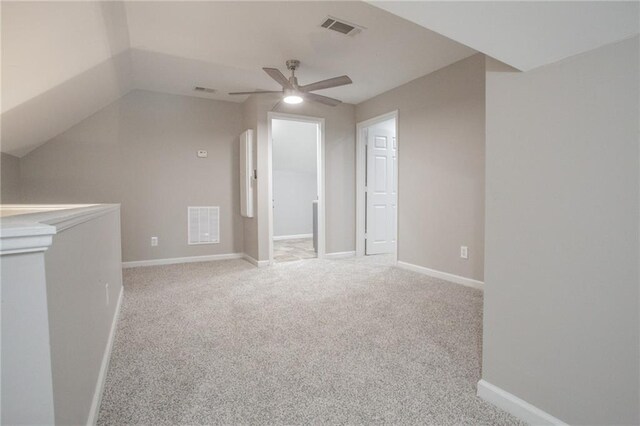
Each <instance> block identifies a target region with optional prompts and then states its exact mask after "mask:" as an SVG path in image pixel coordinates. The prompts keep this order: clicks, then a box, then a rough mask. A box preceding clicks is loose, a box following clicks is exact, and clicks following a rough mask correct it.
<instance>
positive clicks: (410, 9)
mask: <svg viewBox="0 0 640 426" xmlns="http://www.w3.org/2000/svg"><path fill="white" fill-rule="evenodd" d="M373 5H375V7H374V6H372V5H371V4H367V3H364V2H343V1H326V2H325V1H318V2H244V1H236V2H217V1H211V2H189V1H185V2H180V1H176V2H172V1H168V2H164V1H153V2H145V1H132V2H124V3H123V2H118V1H106V2H93V1H72V2H58V1H56V2H29V1H16V2H12V1H2V3H1V15H2V16H1V25H2V26H1V36H2V40H1V43H2V44H1V47H2V78H1V82H2V93H1V97H0V100H1V116H0V124H1V126H2V127H1V130H0V132H1V136H2V138H1V141H0V150H1V151H2V152H6V153H9V154H13V155H17V156H22V155H25V154H26V153H28V152H29V151H31V150H32V149H34V148H35V147H37V146H39V145H40V144H42V143H44V142H46V141H47V140H49V139H51V138H53V137H55V136H56V135H58V134H60V133H62V132H63V131H65V130H67V129H68V128H70V127H71V126H73V125H75V124H77V123H79V122H80V121H82V120H83V119H85V118H86V117H88V116H90V115H92V114H93V113H95V112H97V111H98V110H100V109H101V108H103V107H104V106H106V105H108V104H109V103H111V102H113V101H114V100H116V99H118V98H119V97H121V96H122V95H124V94H125V93H127V92H129V91H130V90H132V89H134V88H139V89H147V90H153V91H160V92H166V93H174V94H183V95H189V96H199V97H208V98H213V99H221V100H230V101H235V102H242V101H244V100H245V97H242V96H239V97H231V96H229V95H227V94H226V93H227V92H229V91H244V90H254V89H267V90H277V89H279V87H278V85H277V84H276V83H274V82H273V81H272V80H271V79H270V78H269V77H267V76H266V75H265V74H264V73H263V72H262V71H261V67H264V66H269V67H278V68H280V69H283V70H284V62H285V61H286V60H287V59H294V58H295V59H299V60H301V61H302V67H301V69H300V70H299V72H298V77H299V79H300V82H301V83H302V84H305V83H308V82H312V81H315V80H320V79H324V78H329V77H333V76H336V75H341V74H348V75H350V76H351V78H352V79H353V80H354V84H353V85H351V86H345V87H340V88H334V89H329V90H325V91H323V92H322V93H323V94H325V95H327V96H333V97H337V98H339V99H342V100H343V101H345V102H350V103H359V102H361V101H363V100H366V99H368V98H370V97H373V96H375V95H377V94H379V93H382V92H384V91H386V90H389V89H391V88H394V87H396V86H398V85H401V84H403V83H405V82H408V81H410V80H412V79H415V78H417V77H420V76H422V75H425V74H427V73H430V72H432V71H435V70H437V69H439V68H442V67H444V66H446V65H449V64H451V63H453V62H456V61H458V60H460V59H463V58H465V57H468V56H470V55H472V54H474V53H475V52H476V51H480V52H483V53H486V54H487V55H489V56H491V57H494V58H496V59H498V60H500V61H502V62H504V63H506V64H509V65H511V66H513V67H515V68H517V69H520V70H525V71H526V70H529V69H532V68H535V67H538V66H541V65H545V64H548V63H551V62H554V61H557V60H560V59H563V58H565V57H568V56H571V55H575V54H578V53H581V52H584V51H587V50H590V49H593V48H595V47H598V46H601V45H604V44H607V43H611V42H615V41H618V40H621V39H624V38H626V37H629V36H632V35H634V34H637V33H638V13H639V11H638V7H639V6H638V2H607V1H602V2H582V1H578V2H502V1H490V2H482V1H480V2H431V1H429V2H426V1H425V2H399V1H392V2H378V1H376V2H373ZM328 15H331V16H334V17H338V18H342V19H344V20H347V21H350V22H353V23H356V24H359V25H361V26H363V27H365V30H364V31H363V32H362V33H360V34H358V35H357V36H355V37H349V36H344V35H341V34H338V33H334V32H331V31H328V30H326V29H323V28H321V27H320V24H321V22H322V21H323V20H324V18H325V17H327V16H328ZM396 15H397V16H396ZM427 28H428V29H427ZM453 40H456V41H453ZM461 43H462V44H461ZM467 46H470V47H467ZM196 85H201V86H205V87H211V88H213V89H216V90H217V92H216V93H214V94H199V93H196V92H194V91H193V87H194V86H196Z"/></svg>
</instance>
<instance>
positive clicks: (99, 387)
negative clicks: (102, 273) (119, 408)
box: [87, 287, 124, 426]
mask: <svg viewBox="0 0 640 426" xmlns="http://www.w3.org/2000/svg"><path fill="white" fill-rule="evenodd" d="M123 297H124V287H120V295H119V296H118V304H117V305H116V311H115V312H114V314H113V320H112V321H111V330H109V339H108V340H107V346H106V347H105V348H104V354H103V355H102V363H101V364H100V372H99V373H98V380H97V382H96V389H95V390H94V391H93V399H92V400H91V409H89V417H88V418H87V425H88V426H89V425H95V424H96V422H97V421H98V412H99V410H100V403H101V402H102V393H103V392H104V383H105V380H106V379H107V371H108V370H109V361H110V360H111V350H112V349H113V340H114V339H115V335H116V329H117V327H118V318H119V317H120V307H121V306H122V298H123Z"/></svg>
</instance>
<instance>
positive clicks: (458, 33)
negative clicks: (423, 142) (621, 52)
mask: <svg viewBox="0 0 640 426" xmlns="http://www.w3.org/2000/svg"><path fill="white" fill-rule="evenodd" d="M369 3H370V4H372V5H375V6H377V7H379V8H381V9H383V10H386V11H387V12H391V13H393V14H395V15H398V16H401V17H403V18H405V19H407V20H409V21H411V22H415V23H416V24H419V25H422V26H424V27H425V28H429V29H430V30H432V31H435V32H437V33H439V34H442V35H444V36H446V37H449V38H451V39H452V40H456V41H458V42H460V43H463V44H465V45H466V46H470V47H472V48H473V49H475V50H477V51H479V52H482V53H484V54H486V55H488V56H491V57H492V58H495V59H498V60H499V61H502V62H504V63H505V64H508V65H511V66H512V67H514V68H517V69H518V70H520V71H528V70H531V69H533V68H537V67H540V66H543V65H547V64H550V63H552V62H556V61H559V60H561V59H564V58H568V57H570V56H573V55H577V54H580V53H583V52H586V51H588V50H591V49H595V48H596V47H600V46H604V45H605V44H609V43H614V42H616V41H620V40H624V39H625V38H629V37H632V36H634V35H636V34H638V30H639V26H640V2H638V1H637V0H636V1H378V0H371V1H369Z"/></svg>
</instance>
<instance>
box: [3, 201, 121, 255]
mask: <svg viewBox="0 0 640 426" xmlns="http://www.w3.org/2000/svg"><path fill="white" fill-rule="evenodd" d="M2 208H3V209H7V210H17V211H20V210H24V211H25V213H24V214H17V215H14V216H6V217H3V218H2V219H1V220H0V255H2V256H4V255H8V254H17V253H30V252H39V251H46V250H47V249H48V248H49V247H50V246H51V243H52V242H53V236H54V235H55V234H57V233H58V232H62V231H64V230H65V229H69V228H71V227H73V226H76V225H79V224H81V223H83V222H87V221H89V220H92V219H94V218H96V217H99V216H102V215H105V214H107V213H109V212H112V211H117V210H119V209H120V205H119V204H95V205H90V206H80V207H76V206H72V205H70V206H66V208H64V206H55V207H54V206H29V205H17V206H12V205H3V206H2ZM38 210H40V211H38Z"/></svg>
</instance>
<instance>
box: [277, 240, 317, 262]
mask: <svg viewBox="0 0 640 426" xmlns="http://www.w3.org/2000/svg"><path fill="white" fill-rule="evenodd" d="M316 257H318V255H317V254H316V252H315V250H313V239H312V238H298V239H295V240H280V241H274V242H273V260H274V262H276V263H280V262H292V261H294V260H302V259H314V258H316Z"/></svg>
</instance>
